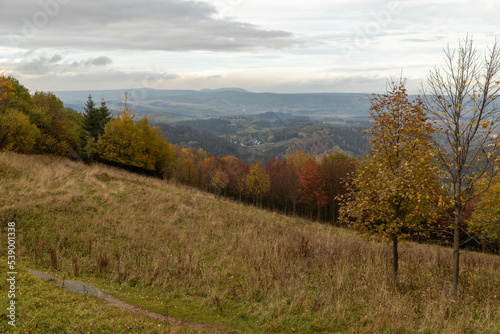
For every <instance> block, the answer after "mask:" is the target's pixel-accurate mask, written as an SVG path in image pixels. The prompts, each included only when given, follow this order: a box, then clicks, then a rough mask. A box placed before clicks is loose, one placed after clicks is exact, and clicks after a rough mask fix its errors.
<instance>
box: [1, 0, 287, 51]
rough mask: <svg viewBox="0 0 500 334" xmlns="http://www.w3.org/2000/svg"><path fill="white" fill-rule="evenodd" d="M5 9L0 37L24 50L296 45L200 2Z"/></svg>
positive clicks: (65, 0)
mask: <svg viewBox="0 0 500 334" xmlns="http://www.w3.org/2000/svg"><path fill="white" fill-rule="evenodd" d="M42 3H50V4H52V6H48V5H47V6H44V5H41V4H42ZM5 7H6V9H5V10H4V11H2V13H1V14H0V36H3V38H4V40H5V42H8V43H10V44H11V45H12V46H17V47H23V48H36V47H44V48H46V47H57V48H64V47H73V48H74V47H77V48H80V49H84V50H97V49H99V50H103V49H107V50H121V49H135V50H164V51H186V50H211V51H228V50H229V51H238V50H247V49H253V48H258V47H264V48H284V47H290V46H292V45H294V44H296V42H295V41H293V40H292V37H293V36H292V34H291V33H289V32H285V31H278V30H264V29H262V28H260V27H257V26H254V25H251V24H248V23H242V22H237V21H235V20H233V19H229V18H220V17H217V14H218V12H217V9H216V8H215V6H214V5H212V4H208V3H204V2H198V1H181V0H163V1H160V0H148V1H141V2H139V1H134V0H88V1H69V0H50V1H42V2H39V1H35V0H27V1H15V2H14V1H12V2H10V3H9V4H8V5H7V4H6V5H5Z"/></svg>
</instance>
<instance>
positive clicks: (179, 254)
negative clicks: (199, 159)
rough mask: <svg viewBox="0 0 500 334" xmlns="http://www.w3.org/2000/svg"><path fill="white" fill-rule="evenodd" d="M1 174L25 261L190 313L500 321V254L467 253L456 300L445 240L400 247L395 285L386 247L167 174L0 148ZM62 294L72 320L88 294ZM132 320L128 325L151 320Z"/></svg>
mask: <svg viewBox="0 0 500 334" xmlns="http://www.w3.org/2000/svg"><path fill="white" fill-rule="evenodd" d="M0 182H1V188H0V203H3V205H2V208H1V209H0V221H1V222H2V241H3V245H5V242H4V241H5V233H4V232H5V226H6V222H7V221H16V223H17V226H18V232H17V234H18V244H19V245H21V248H22V249H21V252H22V258H21V259H19V260H20V262H21V265H22V266H24V267H29V268H33V269H35V268H38V269H42V270H46V271H51V272H52V273H54V274H55V275H58V276H59V277H65V278H71V279H79V280H84V281H87V282H89V283H93V284H95V285H97V286H98V287H99V288H101V289H102V290H104V291H105V292H107V293H109V294H112V295H115V296H117V297H119V298H122V299H125V300H127V301H130V302H132V303H134V304H136V305H141V306H144V307H146V308H149V309H151V310H153V311H157V312H163V313H166V314H169V315H171V316H174V317H179V318H183V319H185V320H186V321H192V322H201V323H208V324H213V325H216V326H217V327H218V328H220V329H223V330H227V331H235V332H261V333H268V332H282V333H290V332H301V333H304V332H318V331H323V332H345V333H372V332H379V333H415V332H421V333H437V332H441V333H467V332H471V333H472V332H482V333H497V330H498V328H499V327H500V274H499V273H500V258H499V257H498V256H491V255H485V254H476V253H465V254H463V256H462V268H463V274H462V278H463V279H462V282H461V291H462V292H463V295H462V296H461V298H460V300H459V301H458V302H453V301H451V300H449V299H448V297H447V296H448V288H449V278H450V269H449V268H450V258H451V253H450V251H449V250H448V249H442V248H438V247H431V246H425V245H415V244H410V245H409V246H408V247H402V249H401V282H400V284H399V285H398V286H397V287H393V286H392V285H391V284H390V279H391V277H390V274H389V270H390V269H389V268H390V263H389V261H390V251H389V247H388V246H385V245H381V244H375V243H364V242H363V241H361V240H360V239H359V238H358V237H357V236H355V235H354V234H353V233H351V232H350V231H346V230H342V229H336V228H333V227H330V226H326V225H321V224H316V223H311V222H307V221H305V220H300V219H293V218H290V217H284V216H281V215H278V214H273V213H270V212H266V211H261V210H258V209H255V208H253V207H248V206H243V205H239V204H237V203H233V202H229V201H226V200H221V199H217V198H215V197H213V196H211V195H209V194H205V193H201V192H198V191H196V190H194V189H190V188H186V187H183V186H179V185H175V184H173V183H169V182H166V181H162V180H157V179H151V178H146V177H142V176H138V175H134V174H130V173H127V172H124V171H120V170H116V169H112V168H108V167H105V166H100V165H93V166H85V165H83V164H80V163H75V162H71V161H67V160H63V159H58V158H51V157H39V156H38V157H34V156H31V157H28V156H22V155H15V154H8V153H0ZM3 254H5V246H3V249H2V255H3ZM2 261H3V260H2ZM76 274H78V277H75V276H76ZM21 284H24V286H26V287H27V291H35V290H38V286H39V285H44V284H50V283H47V282H42V283H40V282H37V281H35V280H34V279H29V278H28V277H27V276H24V278H23V282H22V283H21ZM28 286H29V287H28ZM2 294H3V295H6V294H5V292H4V291H2ZM27 295H29V293H27ZM63 295H65V296H67V298H66V297H65V298H59V299H57V300H56V301H54V302H53V303H56V304H57V305H59V306H52V308H51V309H53V307H59V309H60V310H61V312H62V313H61V316H57V314H59V313H58V312H56V311H52V313H51V314H53V315H54V321H59V322H61V323H64V321H65V320H64V319H63V318H64V316H67V317H68V318H69V317H72V313H71V312H70V311H68V312H66V308H67V307H68V305H73V303H77V302H74V301H73V300H71V299H72V298H73V299H74V298H76V299H78V298H84V297H75V296H72V295H69V294H67V293H63ZM3 298H4V297H3V296H2V300H3ZM33 298H35V294H34V293H32V294H31V297H26V302H25V303H27V304H28V303H33V301H32V299H33ZM47 303H48V302H47ZM78 303H83V301H81V302H78ZM92 303H97V304H98V303H99V302H98V301H92ZM35 305H36V308H39V309H40V310H41V312H42V313H44V311H43V310H44V309H45V308H47V305H46V304H45V303H44V302H43V300H39V301H38V303H37V304H35ZM92 305H93V304H92ZM98 306H99V305H98ZM101 306H102V307H103V308H105V309H106V312H115V311H116V310H110V309H109V308H107V307H106V306H104V305H101ZM71 307H72V306H71ZM93 307H94V306H93ZM95 307H97V306H95ZM62 310H64V311H62ZM25 311H26V312H28V311H27V310H25ZM0 312H4V311H3V310H2V311H0ZM29 312H31V313H30V314H29V315H28V313H26V314H27V315H26V317H22V315H20V318H21V320H20V321H21V322H23V324H24V325H26V326H34V324H37V323H38V322H39V321H41V322H42V324H45V325H47V324H48V323H49V320H47V319H46V320H45V322H43V321H42V320H40V318H39V317H34V315H35V314H36V312H37V311H32V310H30V311H29ZM32 315H33V316H32ZM32 318H33V319H32ZM57 319H60V320H57ZM92 319H93V318H91V317H90V318H89V320H88V321H92ZM126 319H130V324H131V326H135V324H136V323H137V321H143V320H134V319H132V317H128V318H126ZM28 321H29V325H28V324H27V323H26V322H28ZM127 321H128V320H123V323H125V322H127ZM2 325H3V324H0V326H2ZM75 326H77V328H79V329H75V330H74V331H73V332H83V331H84V329H85V328H87V326H89V323H86V322H85V321H84V320H82V322H80V323H79V324H78V325H75ZM1 328H2V327H0V329H1ZM173 330H177V329H175V328H174V329H173ZM116 332H123V331H122V330H117V331H116ZM144 332H147V330H144Z"/></svg>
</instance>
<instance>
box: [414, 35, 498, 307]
mask: <svg viewBox="0 0 500 334" xmlns="http://www.w3.org/2000/svg"><path fill="white" fill-rule="evenodd" d="M444 54H445V62H446V63H445V65H443V66H441V67H436V68H435V69H433V70H432V71H431V72H430V73H429V75H428V77H427V85H428V88H427V89H428V91H426V92H424V95H425V100H426V103H427V105H428V108H429V109H430V110H431V112H432V114H433V115H434V119H435V121H436V123H437V128H438V133H439V134H440V136H439V137H436V138H435V139H434V142H435V145H436V152H435V158H436V161H437V162H438V164H437V166H438V167H437V169H436V171H437V173H438V178H439V180H440V181H441V184H442V188H443V192H444V193H445V195H447V197H448V198H449V204H448V205H450V206H451V207H453V214H452V215H451V216H450V221H451V225H452V228H453V239H454V241H453V271H452V284H451V295H452V297H453V298H456V297H457V289H458V280H459V272H460V268H459V265H460V246H461V239H460V235H461V233H463V232H464V231H465V230H464V217H463V213H464V208H465V205H466V204H467V203H468V202H470V201H471V200H473V199H474V198H475V197H476V196H478V195H480V194H481V192H484V191H486V190H487V188H488V187H489V185H490V183H491V179H492V178H493V176H494V175H495V174H497V173H498V171H499V167H498V163H499V151H500V137H499V128H500V106H499V105H498V104H497V100H498V98H499V97H500V96H499V91H500V82H499V80H500V45H499V43H498V40H495V43H494V44H493V46H492V47H491V48H489V49H488V51H487V52H485V53H484V54H481V53H478V51H477V49H476V48H475V47H474V46H473V40H472V38H471V37H469V36H467V37H466V38H465V39H463V40H460V41H459V47H458V50H451V49H450V47H449V46H447V47H446V48H444ZM480 179H482V180H485V179H486V180H487V182H486V186H483V187H482V188H480V187H478V185H479V182H478V181H479V180H480Z"/></svg>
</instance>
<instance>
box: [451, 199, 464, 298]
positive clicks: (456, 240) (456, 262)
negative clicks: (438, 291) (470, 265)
mask: <svg viewBox="0 0 500 334" xmlns="http://www.w3.org/2000/svg"><path fill="white" fill-rule="evenodd" d="M461 221H462V206H461V205H460V204H459V203H456V204H455V221H454V227H453V269H452V278H451V298H453V299H457V291H458V277H459V273H460V222H461Z"/></svg>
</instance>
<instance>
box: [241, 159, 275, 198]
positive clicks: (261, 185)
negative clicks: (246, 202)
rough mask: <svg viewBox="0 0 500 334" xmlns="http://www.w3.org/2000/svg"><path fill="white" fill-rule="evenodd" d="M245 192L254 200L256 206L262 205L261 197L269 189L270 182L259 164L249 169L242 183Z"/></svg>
mask: <svg viewBox="0 0 500 334" xmlns="http://www.w3.org/2000/svg"><path fill="white" fill-rule="evenodd" d="M243 183H244V185H245V190H246V191H247V193H248V194H249V195H251V196H252V197H253V198H254V202H256V204H257V206H259V207H260V206H261V205H262V196H264V195H265V194H267V193H268V192H269V190H270V189H271V180H270V179H269V175H268V174H267V173H266V170H265V169H264V166H262V164H261V163H256V164H254V165H253V166H252V167H250V172H249V173H248V175H247V176H246V177H245V178H244V181H243Z"/></svg>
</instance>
